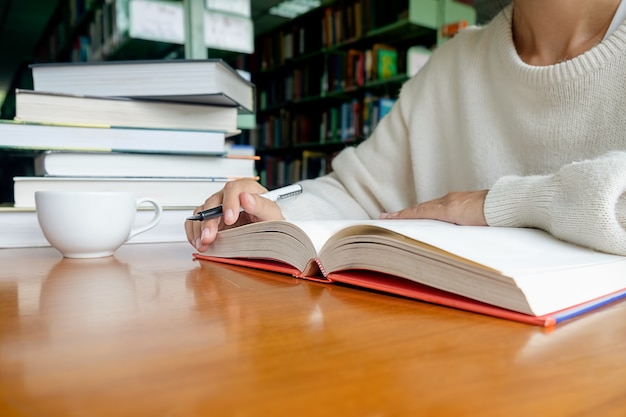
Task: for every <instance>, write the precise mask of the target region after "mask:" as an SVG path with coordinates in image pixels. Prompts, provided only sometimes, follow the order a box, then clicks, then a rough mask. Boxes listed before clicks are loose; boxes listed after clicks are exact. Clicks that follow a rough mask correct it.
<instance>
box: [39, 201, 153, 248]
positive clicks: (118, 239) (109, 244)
mask: <svg viewBox="0 0 626 417" xmlns="http://www.w3.org/2000/svg"><path fill="white" fill-rule="evenodd" d="M144 203H148V204H151V205H152V206H153V207H154V211H155V213H154V217H153V218H152V220H150V222H148V223H147V224H144V225H140V226H135V224H134V223H135V214H136V212H137V208H138V207H139V206H140V205H142V204H144ZM35 205H36V209H37V219H38V221H39V226H40V227H41V230H42V231H43V234H44V236H45V237H46V239H47V240H48V242H50V245H52V246H53V247H54V248H55V249H57V250H58V251H59V252H61V254H62V255H63V256H64V257H66V258H100V257H104V256H111V255H113V253H114V252H115V251H116V250H117V249H118V248H119V247H120V246H122V245H123V244H124V243H125V242H127V241H128V240H129V239H131V238H132V237H133V236H136V235H138V234H139V233H143V232H145V231H148V230H150V229H152V228H153V227H155V226H156V225H157V224H159V221H161V215H162V214H163V209H162V208H161V206H160V205H159V203H157V202H156V201H154V200H152V199H149V198H137V197H136V195H135V194H134V193H131V192H116V191H110V192H91V191H36V192H35Z"/></svg>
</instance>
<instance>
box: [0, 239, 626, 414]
mask: <svg viewBox="0 0 626 417" xmlns="http://www.w3.org/2000/svg"><path fill="white" fill-rule="evenodd" d="M191 254H192V248H191V247H190V246H189V245H187V244H186V243H184V244H134V245H126V246H124V247H123V248H121V249H120V250H118V252H117V253H116V255H115V256H114V257H109V258H103V259H91V260H71V259H62V258H61V257H60V255H58V253H57V252H56V251H54V250H53V249H50V248H40V249H4V250H0V415H1V416H3V417H8V416H64V417H68V416H69V417H74V416H81V417H82V416H89V417H94V416H107V417H110V416H163V417H178V416H181V417H182V416H184V417H187V416H238V417H239V416H271V417H274V416H277V417H278V416H299V417H300V416H334V415H338V416H359V417H382V416H428V415H433V416H468V415H480V416H625V415H626V302H622V303H617V304H614V305H612V306H609V307H606V308H604V309H602V310H598V311H596V312H594V313H592V314H590V315H587V316H586V317H582V318H579V319H577V320H574V321H571V322H569V323H566V324H563V325H561V326H560V327H557V328H555V329H553V330H548V331H546V330H544V329H540V328H536V327H533V326H529V325H524V324H519V323H512V322H508V321H504V320H500V319H494V318H490V317H484V316H481V315H478V314H472V313H467V312H463V311H457V310H454V309H450V308H445V307H439V306H435V305H429V304H426V303H421V302H417V301H412V300H407V299H403V298H399V297H393V296H388V295H383V294H376V293H371V292H366V291H362V290H357V289H353V288H347V287H340V286H330V285H324V284H316V283H308V282H303V281H299V280H296V279H292V278H290V277H286V276H280V275H275V274H270V273H264V272H259V271H254V270H249V269H243V268H238V267H228V266H222V265H216V264H211V263H207V262H198V261H193V260H192V257H191Z"/></svg>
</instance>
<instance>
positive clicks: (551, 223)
mask: <svg viewBox="0 0 626 417" xmlns="http://www.w3.org/2000/svg"><path fill="white" fill-rule="evenodd" d="M625 192H626V152H610V153H607V154H605V155H602V156H600V157H598V158H596V159H592V160H586V161H580V162H574V163H571V164H568V165H565V166H563V167H562V168H561V169H560V170H559V171H557V172H556V173H554V174H550V175H536V176H527V177H520V176H505V177H502V178H500V179H499V180H498V181H497V182H496V183H495V184H494V186H493V187H492V188H491V189H490V190H489V193H488V194H487V198H486V201H485V209H484V212H485V218H486V219H487V224H489V225H490V226H507V227H534V228H539V229H543V230H545V231H547V232H549V233H551V234H552V235H554V236H555V237H557V238H559V239H562V240H566V241H570V242H573V243H576V244H579V245H582V246H587V247H590V248H593V249H596V250H599V251H603V252H608V253H614V254H619V255H626V231H625V229H624V228H625V226H626V197H625V194H624V193H625Z"/></svg>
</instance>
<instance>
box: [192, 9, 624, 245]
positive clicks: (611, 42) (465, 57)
mask: <svg viewBox="0 0 626 417" xmlns="http://www.w3.org/2000/svg"><path fill="white" fill-rule="evenodd" d="M625 18H626V5H625V4H620V0H514V2H513V4H512V5H510V6H508V7H507V8H505V9H504V10H503V11H502V12H500V13H499V14H498V15H497V16H496V17H495V18H494V19H493V20H492V21H491V22H490V23H489V24H488V25H486V26H485V27H482V28H479V27H472V28H468V29H466V30H464V31H462V32H461V33H459V34H458V35H457V36H456V37H455V38H454V39H452V40H451V41H449V42H448V43H446V44H444V45H443V46H441V47H440V48H439V49H438V50H437V51H436V52H435V53H434V54H433V56H432V57H431V59H430V60H429V62H428V64H427V65H426V66H425V67H424V68H422V70H421V71H420V72H419V73H418V74H417V75H416V76H415V77H413V78H412V79H411V80H409V81H408V82H407V83H406V84H405V85H404V86H403V88H402V90H401V92H400V96H399V99H398V101H397V103H396V105H395V106H394V108H393V109H392V111H391V112H390V113H389V114H388V115H387V116H386V117H385V118H384V119H383V120H382V121H381V122H380V124H379V126H378V127H377V129H376V130H375V132H374V133H373V134H372V135H371V137H370V138H369V139H368V140H366V141H365V142H363V143H362V144H361V145H359V146H358V147H356V148H348V149H346V150H344V151H343V152H341V153H340V154H339V155H338V156H337V157H336V158H335V160H334V161H333V170H334V171H333V173H332V174H330V175H327V176H325V177H322V178H318V179H316V180H309V181H304V182H302V185H303V188H304V193H303V194H302V195H301V196H299V197H297V198H294V199H287V200H283V201H282V202H281V203H280V204H276V203H272V202H270V201H268V200H266V199H263V198H261V197H259V196H258V194H259V193H262V192H264V191H265V189H264V188H263V187H261V186H260V185H259V184H257V183H255V182H253V181H245V180H244V181H237V182H233V183H230V184H228V186H226V187H225V188H224V190H223V191H222V192H220V193H218V194H216V195H213V196H211V197H210V198H209V199H208V200H206V202H205V204H204V205H203V206H201V207H198V208H197V209H196V211H199V210H202V209H205V208H208V207H212V206H215V205H217V204H219V203H223V207H224V213H225V215H224V217H223V219H212V220H207V221H204V222H189V221H188V222H186V224H185V227H186V231H187V236H188V238H189V241H190V242H191V243H192V245H194V246H195V247H196V249H197V250H199V251H202V250H206V249H207V248H208V245H210V244H211V242H212V241H213V240H214V239H215V236H216V233H217V230H218V229H220V228H224V227H231V226H233V225H235V226H236V225H240V224H243V223H247V222H251V221H262V220H271V219H280V218H283V217H284V218H287V219H290V220H295V219H333V218H355V219H368V218H383V219H387V218H402V219H405V218H431V219H439V220H443V221H447V222H452V223H457V224H462V225H490V226H512V227H534V228H540V229H544V230H546V231H548V232H550V233H552V234H553V235H554V236H556V237H558V238H561V239H564V240H568V241H571V242H574V243H577V244H580V245H584V246H588V247H591V248H594V249H597V250H601V251H605V252H610V253H616V254H622V255H626V232H625V230H624V226H625V225H626V197H624V191H626V24H623V22H624V19H625ZM240 206H241V207H243V209H244V210H245V212H244V213H241V214H239V207H240Z"/></svg>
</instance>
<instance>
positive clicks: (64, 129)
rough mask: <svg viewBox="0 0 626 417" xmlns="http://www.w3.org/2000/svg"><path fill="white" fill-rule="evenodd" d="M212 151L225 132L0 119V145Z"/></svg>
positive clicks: (219, 147) (222, 145) (219, 148)
mask: <svg viewBox="0 0 626 417" xmlns="http://www.w3.org/2000/svg"><path fill="white" fill-rule="evenodd" d="M2 148H4V149H11V150H17V149H22V150H30V151H45V150H67V151H89V152H96V151H97V152H110V151H119V152H152V153H182V154H216V155H222V154H225V153H226V152H227V147H226V133H225V132H223V131H214V130H192V129H160V128H134V127H116V126H107V125H86V124H72V123H67V124H55V123H35V122H17V121H11V120H0V149H2Z"/></svg>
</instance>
